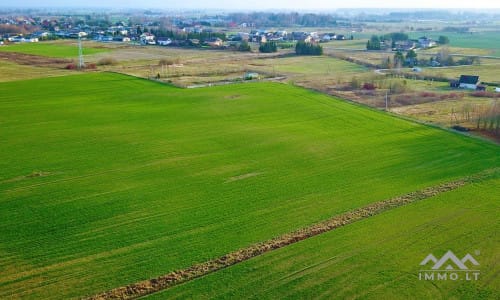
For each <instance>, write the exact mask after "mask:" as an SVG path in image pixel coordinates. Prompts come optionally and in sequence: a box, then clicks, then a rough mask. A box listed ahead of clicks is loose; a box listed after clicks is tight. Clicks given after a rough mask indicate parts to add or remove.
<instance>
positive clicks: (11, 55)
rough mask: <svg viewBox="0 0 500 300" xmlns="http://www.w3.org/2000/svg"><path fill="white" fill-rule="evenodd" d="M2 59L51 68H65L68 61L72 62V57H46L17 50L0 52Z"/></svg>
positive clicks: (0, 58)
mask: <svg viewBox="0 0 500 300" xmlns="http://www.w3.org/2000/svg"><path fill="white" fill-rule="evenodd" d="M1 60H8V61H11V62H15V63H17V64H20V65H28V66H35V67H51V68H64V67H65V66H66V65H67V64H68V63H71V62H72V60H71V59H65V58H52V57H44V56H38V55H31V54H23V53H17V52H0V61H1Z"/></svg>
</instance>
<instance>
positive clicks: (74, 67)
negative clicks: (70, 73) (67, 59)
mask: <svg viewBox="0 0 500 300" xmlns="http://www.w3.org/2000/svg"><path fill="white" fill-rule="evenodd" d="M65 69H66V70H76V69H78V67H77V66H76V64H68V65H66V67H65Z"/></svg>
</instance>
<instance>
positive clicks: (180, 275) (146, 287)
mask: <svg viewBox="0 0 500 300" xmlns="http://www.w3.org/2000/svg"><path fill="white" fill-rule="evenodd" d="M498 172H500V168H494V169H490V170H486V171H483V172H481V173H478V174H476V175H473V176H469V177H465V178H461V179H458V180H456V181H451V182H447V183H443V184H440V185H437V186H433V187H428V188H425V189H422V190H419V191H416V192H412V193H409V194H406V195H403V196H398V197H395V198H391V199H388V200H384V201H380V202H376V203H372V204H370V205H367V206H365V207H361V208H358V209H355V210H353V211H350V212H346V213H344V214H341V215H338V216H335V217H332V218H331V219H328V220H326V221H323V222H320V223H317V224H314V225H311V226H309V227H306V228H303V229H299V230H297V231H294V232H291V233H287V234H284V235H282V236H279V237H276V238H274V239H271V240H268V241H265V242H262V243H258V244H255V245H252V246H249V247H247V248H243V249H240V250H237V251H234V252H231V253H229V254H226V255H224V256H221V257H219V258H216V259H213V260H210V261H207V262H204V263H200V264H196V265H193V266H191V267H189V268H187V269H184V270H178V271H173V272H171V273H168V274H166V275H163V276H160V277H157V278H153V279H149V280H144V281H141V282H137V283H133V284H129V285H127V286H124V287H119V288H115V289H112V290H110V291H107V292H103V293H101V294H98V295H94V296H92V297H89V298H86V299H88V300H97V299H136V298H138V297H142V296H145V295H148V294H152V293H155V292H158V291H161V290H165V289H167V288H170V287H172V286H175V285H178V284H180V283H184V282H187V281H190V280H192V279H195V278H198V277H201V276H205V275H207V274H210V273H213V272H216V271H219V270H221V269H224V268H226V267H229V266H232V265H235V264H237V263H240V262H242V261H245V260H248V259H250V258H253V257H256V256H258V255H261V254H264V253H266V252H270V251H272V250H276V249H280V248H283V247H285V246H288V245H291V244H294V243H297V242H299V241H302V240H305V239H307V238H310V237H313V236H316V235H319V234H322V233H325V232H328V231H331V230H333V229H336V228H339V227H342V226H345V225H347V224H351V223H354V222H356V221H360V220H362V219H365V218H368V217H370V216H374V215H377V214H380V213H382V212H384V211H387V210H390V209H393V208H396V207H399V206H403V205H406V204H409V203H412V202H416V201H419V200H423V199H427V198H430V197H433V196H436V195H438V194H441V193H445V192H448V191H452V190H455V189H457V188H460V187H462V186H464V185H467V184H470V183H473V182H478V181H482V180H484V179H486V178H489V177H491V176H492V175H494V174H497V173H498Z"/></svg>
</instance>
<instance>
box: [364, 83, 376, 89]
mask: <svg viewBox="0 0 500 300" xmlns="http://www.w3.org/2000/svg"><path fill="white" fill-rule="evenodd" d="M363 89H365V90H368V91H373V90H375V89H376V87H375V85H374V84H373V83H369V82H365V83H364V84H363Z"/></svg>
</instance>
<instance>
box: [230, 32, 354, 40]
mask: <svg viewBox="0 0 500 300" xmlns="http://www.w3.org/2000/svg"><path fill="white" fill-rule="evenodd" d="M230 39H231V40H234V41H237V40H241V41H247V42H256V43H265V42H268V41H270V42H279V41H299V42H306V43H319V42H329V41H333V40H339V41H342V40H346V36H345V35H343V34H335V33H324V34H319V33H318V32H304V31H294V32H290V33H288V32H287V31H285V30H280V31H268V30H252V31H250V32H249V33H247V32H239V33H238V34H237V35H235V36H231V37H230Z"/></svg>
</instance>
